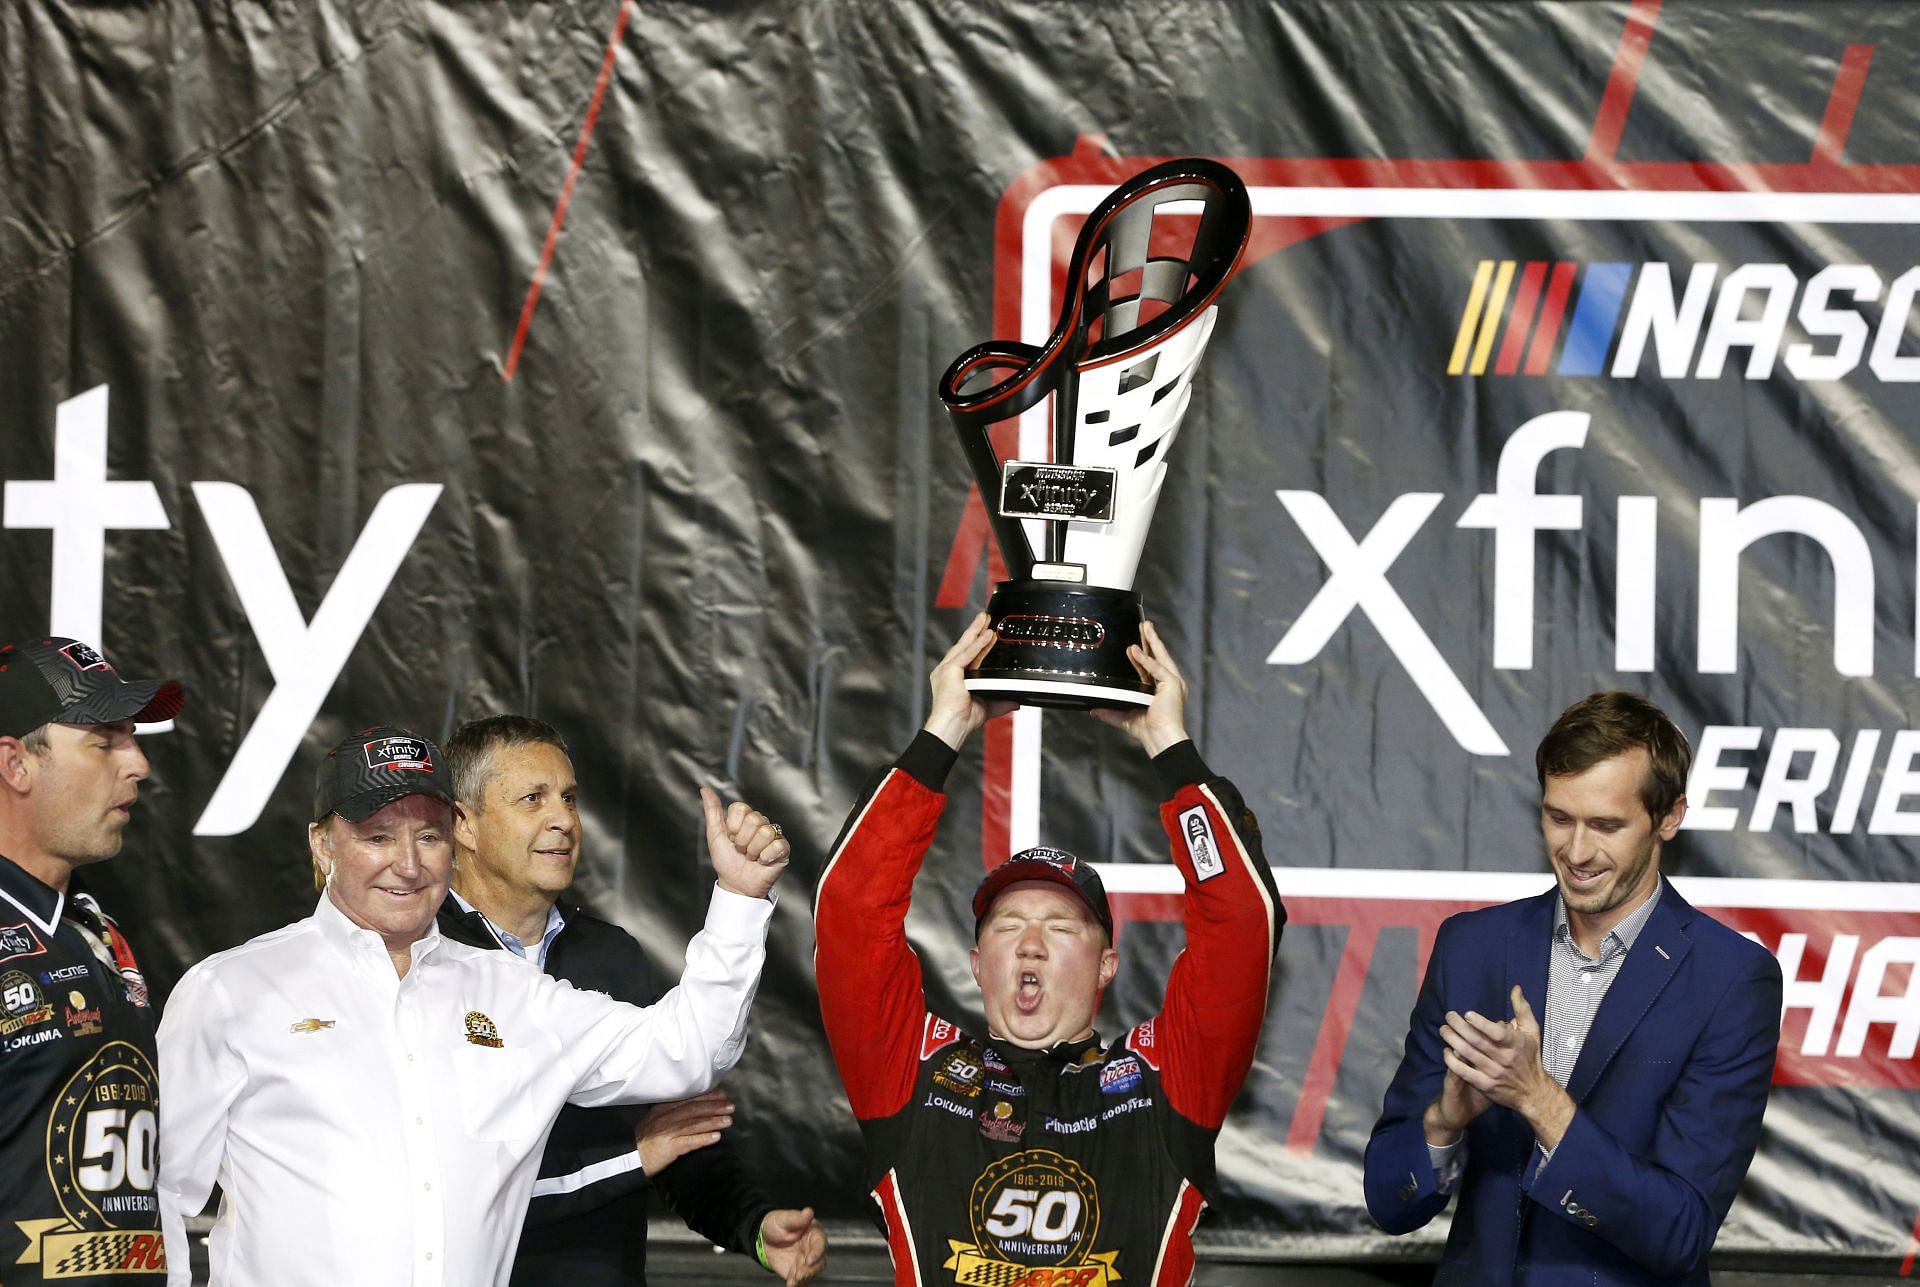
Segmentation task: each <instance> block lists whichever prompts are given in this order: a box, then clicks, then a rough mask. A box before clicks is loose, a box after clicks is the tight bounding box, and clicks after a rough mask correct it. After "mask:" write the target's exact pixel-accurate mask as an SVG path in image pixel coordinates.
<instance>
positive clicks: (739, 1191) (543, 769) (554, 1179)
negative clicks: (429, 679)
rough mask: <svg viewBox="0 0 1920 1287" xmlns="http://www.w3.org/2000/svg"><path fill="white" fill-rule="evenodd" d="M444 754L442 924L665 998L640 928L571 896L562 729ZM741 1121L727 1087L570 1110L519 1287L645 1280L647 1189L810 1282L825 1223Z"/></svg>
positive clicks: (540, 1198) (641, 994)
mask: <svg viewBox="0 0 1920 1287" xmlns="http://www.w3.org/2000/svg"><path fill="white" fill-rule="evenodd" d="M447 761H448V765H449V768H450V770H451V772H452V775H453V782H454V791H455V794H456V795H457V796H458V797H459V808H458V811H457V812H456V815H455V819H454V842H455V852H456V862H455V870H454V879H453V890H452V892H451V893H449V894H448V896H447V901H446V903H445V904H444V905H443V906H442V907H441V910H440V932H441V933H442V934H445V935H446V936H447V937H449V938H452V939H455V940H457V941H459V942H463V943H470V944H473V945H475V946H479V947H487V948H497V949H501V950H505V951H510V952H513V953H514V954H515V955H518V956H520V957H522V958H523V959H525V960H526V961H527V962H528V963H529V965H530V966H532V967H533V968H537V969H540V970H543V971H544V972H546V973H547V974H550V975H552V976H553V977H555V978H559V979H565V980H567V981H569V982H571V983H573V984H574V985H575V986H577V987H581V988H587V989H591V990H593V991H596V992H604V993H606V994H607V995H609V996H612V997H614V998H616V999H618V1000H622V1001H630V1002H633V1003H635V1004H638V1005H647V1004H651V1003H652V1002H654V1001H656V1000H658V999H659V997H660V994H661V993H662V992H663V991H665V990H666V987H667V986H670V981H668V982H662V981H661V980H659V979H657V978H656V977H655V971H654V969H653V967H652V965H651V963H650V962H649V961H648V959H647V956H646V954H645V952H643V951H642V950H641V947H640V945H639V944H638V943H637V942H635V941H634V939H633V937H632V936H631V935H630V934H628V933H627V932H626V931H625V930H623V929H621V928H619V927H618V926H616V925H612V924H609V923H608V922H606V921H603V920H601V919H600V918H598V917H596V916H592V915H589V914H588V913H586V912H585V911H583V910H581V909H580V908H579V907H577V906H574V905H572V904H569V903H565V902H562V901H561V896H562V895H563V894H564V893H565V892H566V890H567V888H568V886H569V885H571V884H572V883H573V874H574V867H575V864H576V863H577V862H578V861H579V856H580V840H581V828H580V815H579V806H578V787H577V785H576V783H575V780H574V774H573V764H572V761H571V760H570V759H569V758H568V755H567V748H566V743H565V742H563V741H562V740H561V738H560V735H559V734H558V733H556V732H555V731H554V730H553V729H552V728H551V727H550V726H548V725H546V724H544V723H542V722H540V721H539V720H534V719H528V718H524V717H521V716H513V715H502V716H496V717H494V718H492V719H484V720H477V721H474V722H471V723H468V724H465V725H463V726H462V727H461V728H459V729H458V730H456V731H455V732H454V735H453V737H452V738H451V739H450V740H449V741H448V743H447ZM744 807H745V806H744V805H736V806H735V808H737V809H740V808H744ZM734 821H735V819H732V818H729V819H728V822H729V824H732V823H733V822H734ZM777 830H778V829H777V828H775V832H776V833H777ZM732 1114H733V1105H732V1104H731V1103H730V1102H729V1101H728V1099H727V1096H726V1093H725V1092H724V1091H722V1090H713V1091H709V1092H707V1093H706V1094H704V1095H697V1096H695V1097H693V1098H692V1099H688V1100H682V1101H679V1102H677V1103H672V1104H659V1105H654V1106H652V1107H650V1108H647V1107H639V1108H632V1109H625V1108H594V1109H588V1108H576V1107H572V1106H569V1107H567V1108H566V1109H564V1110H563V1111H562V1112H561V1114H560V1119H559V1121H558V1122H557V1123H556V1124H555V1126H554V1129H553V1134H552V1136H551V1137H550V1138H549V1140H548V1142H547V1150H546V1154H545V1156H544V1157H543V1158H542V1159H541V1163H540V1180H539V1182H538V1183H537V1184H536V1185H535V1186H534V1190H533V1203H532V1206H531V1207H529V1209H528V1212H527V1223H526V1228H525V1230H524V1231H523V1232H522V1234H521V1238H520V1247H519V1252H518V1254H517V1256H516V1258H515V1261H514V1269H513V1283H514V1285H515V1287H548V1285H550V1284H559V1285H563V1287H599V1285H601V1284H605V1285H607V1287H612V1285H613V1284H628V1283H644V1282H645V1281H646V1255H647V1245H646V1244H647V1211H646V1189H647V1186H648V1184H649V1182H652V1183H654V1184H656V1185H657V1186H658V1187H659V1190H660V1192H661V1195H662V1196H663V1197H664V1198H665V1200H666V1202H667V1204H668V1205H669V1206H670V1207H672V1209H673V1210H674V1212H675V1213H676V1214H678V1215H679V1216H680V1217H681V1218H682V1219H684V1220H685V1221H686V1222H687V1226H688V1227H689V1228H691V1229H692V1230H694V1231H695V1232H696V1233H698V1234H700V1235H701V1236H702V1237H704V1238H707V1239H709V1240H710V1241H712V1242H714V1243H716V1244H717V1245H719V1246H723V1247H726V1248H727V1249H728V1250H731V1251H736V1252H740V1253H742V1254H744V1255H749V1256H753V1257H755V1258H756V1259H757V1260H758V1261H759V1262H760V1263H761V1264H762V1265H763V1266H765V1267H766V1268H767V1269H769V1270H771V1271H772V1272H774V1273H777V1274H779V1275H781V1277H782V1278H784V1279H785V1281H786V1283H787V1284H789V1287H797V1285H798V1284H802V1283H806V1282H809V1281H811V1280H812V1278H813V1277H814V1275H816V1274H817V1273H819V1272H820V1268H821V1265H822V1264H823V1262H824V1260H825V1257H826V1232H825V1230H824V1229H823V1228H822V1227H821V1226H820V1225H819V1223H818V1222H817V1221H815V1219H814V1218H813V1212H812V1210H811V1209H802V1210H782V1209H776V1207H775V1205H774V1203H773V1202H771V1201H770V1200H768V1199H767V1198H765V1197H764V1196H763V1195H762V1194H761V1192H760V1190H759V1188H758V1187H757V1186H756V1185H755V1184H754V1183H753V1182H752V1181H751V1180H750V1179H749V1178H748V1177H747V1175H746V1174H745V1172H744V1170H743V1168H742V1167H741V1165H740V1163H739V1160H738V1158H736V1157H735V1156H734V1154H733V1152H732V1150H731V1149H730V1148H729V1147H728V1146H727V1145H726V1143H725V1142H724V1141H723V1140H722V1138H721V1133H722V1132H723V1131H724V1130H725V1129H726V1127H728V1126H729V1125H731V1124H732V1121H733V1116H732Z"/></svg>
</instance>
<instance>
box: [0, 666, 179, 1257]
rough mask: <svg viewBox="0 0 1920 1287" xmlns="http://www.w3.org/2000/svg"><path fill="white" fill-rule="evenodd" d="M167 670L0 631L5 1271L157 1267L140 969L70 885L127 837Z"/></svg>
mask: <svg viewBox="0 0 1920 1287" xmlns="http://www.w3.org/2000/svg"><path fill="white" fill-rule="evenodd" d="M182 700H183V698H182V694H181V689H180V685H179V684H178V683H176V682H174V681H172V680H164V681H163V680H150V681H145V682H138V683H130V682H128V681H126V680H123V679H121V678H120V676H119V675H118V674H117V673H115V671H114V669H113V667H112V666H111V665H109V664H108V663H107V660H106V659H105V658H104V657H102V656H101V655H100V654H99V653H98V652H96V651H94V650H93V649H92V648H90V647H88V646H87V645H86V644H84V643H81V642H79V641H78V640H74V639H60V638H47V639H37V640H32V641H28V642H23V643H15V644H8V645H6V646H5V647H0V1086H5V1087H6V1093H5V1094H4V1095H0V1265H4V1266H5V1267H6V1269H5V1274H6V1281H7V1282H8V1283H9V1284H22V1283H27V1284H32V1283H40V1282H44V1281H48V1280H58V1281H60V1282H62V1283H68V1282H75V1283H108V1282H115V1283H119V1282H124V1281H126V1280H127V1278H128V1277H132V1278H133V1280H134V1281H136V1282H138V1281H141V1280H142V1279H144V1280H145V1281H148V1282H157V1281H159V1279H160V1277H161V1276H162V1275H164V1274H165V1273H166V1270H167V1262H166V1255H165V1253H164V1250H163V1247H162V1245H161V1240H160V1232H159V1231H160V1215H159V1208H158V1205H157V1203H156V1202H155V1200H154V1165H155V1162H156V1160H157V1157H158V1154H157V1141H156V1125H157V1123H156V1118H155V1113H156V1110H157V1108H158V1105H159V1087H158V1083H157V1080H156V1078H155V1075H154V1034H153V1015H152V1011H151V1010H150V1009H149V1008H148V1004H147V988H146V983H145V982H144V981H143V980H142V978H141V976H140V970H139V967H138V966H137V965H136V964H135V962H134V958H133V952H132V949H131V948H129V947H128V946H127V941H126V939H125V938H124V937H122V936H121V934H120V931H119V927H118V926H117V925H115V923H114V922H113V921H112V920H111V919H110V918H108V917H107V916H106V914H105V913H103V912H102V911H101V910H100V907H99V904H97V903H96V902H94V900H93V899H92V897H91V896H90V895H88V894H85V893H82V892H80V891H79V890H78V889H76V888H75V887H74V884H73V872H74V869H75V868H76V867H82V866H85V865H86V864H88V863H93V862H99V861H101V860H102V859H106V858H111V857H113V856H114V855H115V854H117V853H119V852H120V844H121V840H122V833H123V832H124V831H125V830H126V827H127V823H128V821H129V820H130V819H131V817H132V815H133V806H134V804H135V802H136V801H137V800H138V799H139V796H140V783H141V782H142V781H143V780H144V779H145V778H146V776H147V757H146V756H145V754H143V753H142V752H141V750H140V747H139V745H138V744H137V743H136V742H135V741H134V737H133V726H134V723H135V721H137V720H138V721H157V720H166V719H172V718H173V717H174V715H176V714H178V713H179V710H180V707H181V703H182Z"/></svg>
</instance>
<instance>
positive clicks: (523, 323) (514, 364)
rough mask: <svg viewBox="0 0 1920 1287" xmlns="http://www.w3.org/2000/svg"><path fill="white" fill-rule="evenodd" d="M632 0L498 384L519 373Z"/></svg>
mask: <svg viewBox="0 0 1920 1287" xmlns="http://www.w3.org/2000/svg"><path fill="white" fill-rule="evenodd" d="M632 8H633V0H620V14H619V16H618V17H617V18H615V19H614V23H613V34H612V35H611V36H608V37H607V52H606V53H605V54H603V55H602V56H601V58H600V75H599V77H598V78H597V79H595V81H594V82H593V97H592V98H591V99H589V100H588V102H587V117H586V119H585V120H584V121H582V122H581V123H580V137H579V138H578V139H577V140H575V142H574V145H573V163H572V164H571V165H569V166H568V167H567V177H566V180H565V181H564V182H563V183H561V185H560V199H559V201H558V202H556V203H555V204H554V207H553V219H552V221H551V222H549V223H548V224H547V240H546V244H545V245H543V246H541V247H540V262H539V263H538V264H537V265H535V267H534V270H533V281H532V283H531V284H530V285H529V286H528V287H527V299H526V302H525V303H524V304H522V305H521V306H520V323H519V325H518V326H516V327H515V328H514V331H513V343H512V344H511V345H509V346H508V348H507V361H506V365H504V366H503V367H502V368H501V370H500V378H501V379H502V380H511V379H513V377H514V373H515V372H516V371H518V370H519V369H520V353H521V351H522V350H523V349H524V348H525V347H526V343H527V331H528V330H529V329H530V328H531V327H532V326H533V310H534V309H535V308H536V307H538V306H539V303H540V288H541V286H542V284H543V283H545V281H546V279H547V265H548V264H550V263H552V262H553V248H554V246H555V244H556V243H558V242H559V240H560V228H561V226H562V225H563V224H565V223H566V221H567V206H568V205H569V204H570V203H571V202H572V201H573V185H574V183H575V181H576V180H578V179H579V177H580V167H581V166H582V165H583V164H584V163H585V162H586V159H587V144H588V143H590V142H592V140H593V127H594V126H595V125H596V124H598V123H599V120H600V102H601V100H602V99H604V98H605V97H606V94H607V82H608V81H610V80H612V79H613V63H614V57H615V55H617V54H618V53H619V52H620V38H621V37H622V36H624V35H626V32H627V15H628V13H630V12H631V11H632Z"/></svg>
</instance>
